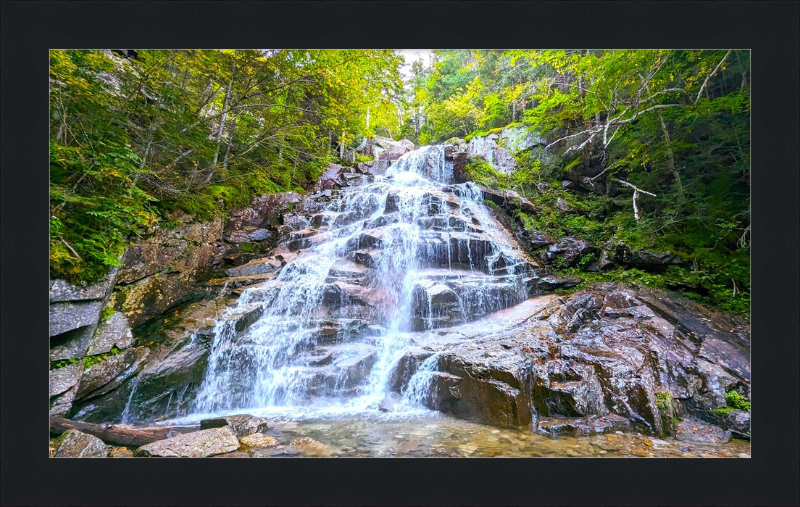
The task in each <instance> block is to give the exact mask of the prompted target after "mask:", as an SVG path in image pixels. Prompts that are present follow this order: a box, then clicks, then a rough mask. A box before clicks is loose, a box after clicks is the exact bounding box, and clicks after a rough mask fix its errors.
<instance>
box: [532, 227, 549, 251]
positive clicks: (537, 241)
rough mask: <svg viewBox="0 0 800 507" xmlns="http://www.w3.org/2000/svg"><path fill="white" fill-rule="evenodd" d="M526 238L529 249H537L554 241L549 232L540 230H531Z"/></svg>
mask: <svg viewBox="0 0 800 507" xmlns="http://www.w3.org/2000/svg"><path fill="white" fill-rule="evenodd" d="M528 238H529V239H528V245H530V248H531V250H538V249H539V248H543V247H546V246H548V245H552V244H554V243H555V242H556V241H555V240H554V239H553V238H552V237H551V236H550V235H549V234H547V233H545V232H542V231H531V232H530V233H529V234H528Z"/></svg>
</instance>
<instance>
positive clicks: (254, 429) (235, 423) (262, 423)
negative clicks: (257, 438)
mask: <svg viewBox="0 0 800 507" xmlns="http://www.w3.org/2000/svg"><path fill="white" fill-rule="evenodd" d="M223 426H230V428H231V429H232V430H233V434H234V435H236V436H237V437H245V436H247V435H252V434H253V433H265V432H266V431H267V430H268V429H269V428H268V427H267V421H266V420H265V419H262V418H261V417H256V416H253V415H248V414H239V415H229V416H225V417H218V418H215V419H203V420H202V421H200V428H201V429H209V428H221V427H223Z"/></svg>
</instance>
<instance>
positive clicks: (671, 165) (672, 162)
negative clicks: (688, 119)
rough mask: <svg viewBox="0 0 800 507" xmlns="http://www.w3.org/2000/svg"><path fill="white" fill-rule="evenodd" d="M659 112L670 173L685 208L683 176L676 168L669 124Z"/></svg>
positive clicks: (681, 204) (679, 201)
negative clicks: (668, 128)
mask: <svg viewBox="0 0 800 507" xmlns="http://www.w3.org/2000/svg"><path fill="white" fill-rule="evenodd" d="M657 112H658V121H660V122H661V130H662V131H663V132H664V142H665V143H666V146H667V166H668V167H669V170H670V172H671V173H672V175H673V176H674V177H675V183H676V184H677V185H678V204H679V205H680V206H683V205H684V204H685V199H684V195H683V182H682V181H681V175H680V173H679V172H678V169H677V168H676V167H675V155H674V153H673V152H672V144H671V141H670V138H669V131H668V130H667V124H666V123H665V122H664V116H662V115H661V111H657Z"/></svg>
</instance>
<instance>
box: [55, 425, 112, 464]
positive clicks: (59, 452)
mask: <svg viewBox="0 0 800 507" xmlns="http://www.w3.org/2000/svg"><path fill="white" fill-rule="evenodd" d="M110 449H111V446H109V445H106V444H105V443H103V441H102V440H100V439H99V438H97V437H95V436H92V435H87V434H86V433H81V432H80V431H77V430H68V431H66V432H64V434H63V435H61V437H59V439H58V440H57V441H56V452H55V454H54V455H53V456H54V457H56V458H105V457H107V456H108V451H109V450H110Z"/></svg>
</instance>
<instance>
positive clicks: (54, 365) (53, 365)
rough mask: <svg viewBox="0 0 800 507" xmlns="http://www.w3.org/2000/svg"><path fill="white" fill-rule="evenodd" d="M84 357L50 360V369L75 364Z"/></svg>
mask: <svg viewBox="0 0 800 507" xmlns="http://www.w3.org/2000/svg"><path fill="white" fill-rule="evenodd" d="M81 359H83V358H80V357H76V358H72V359H61V360H59V361H51V362H50V371H53V370H57V369H59V368H63V367H64V366H69V365H70V364H75V363H77V362H78V361H80V360H81Z"/></svg>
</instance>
